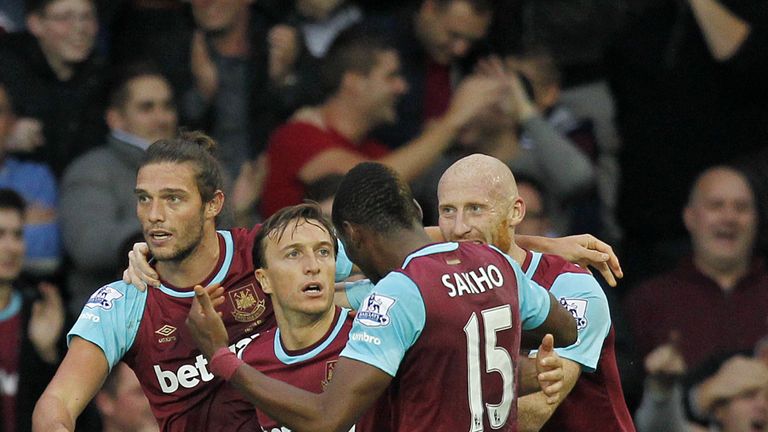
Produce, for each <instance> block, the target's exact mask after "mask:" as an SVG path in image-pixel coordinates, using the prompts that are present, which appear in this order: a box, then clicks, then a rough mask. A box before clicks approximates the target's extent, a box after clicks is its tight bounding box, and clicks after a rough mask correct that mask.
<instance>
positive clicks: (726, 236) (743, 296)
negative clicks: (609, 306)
mask: <svg viewBox="0 0 768 432" xmlns="http://www.w3.org/2000/svg"><path fill="white" fill-rule="evenodd" d="M757 205H758V203H757V201H756V199H755V194H754V191H753V190H752V186H751V185H750V183H749V180H748V179H747V177H746V176H745V175H744V173H743V172H741V171H739V170H737V169H735V168H734V167H729V166H715V167H712V168H709V169H707V170H705V171H703V172H702V173H701V174H700V175H699V177H698V178H697V179H696V181H695V182H694V184H693V187H692V188H691V191H690V195H689V197H688V202H687V203H686V206H685V208H684V209H683V212H682V217H683V222H684V224H685V227H686V229H687V230H688V233H689V234H690V238H691V246H692V254H691V256H690V257H687V258H685V259H683V260H681V262H680V263H679V264H678V265H677V267H675V268H674V269H672V270H671V271H670V272H668V273H664V274H662V275H659V276H657V277H654V278H652V279H650V280H648V281H646V282H643V283H642V284H641V285H640V286H638V287H637V288H636V289H633V290H632V291H631V292H630V294H629V295H628V296H627V298H626V299H625V310H626V312H627V318H628V319H629V323H630V328H631V330H632V336H633V339H634V341H635V344H636V347H637V351H638V354H639V355H640V356H643V357H645V356H647V355H648V354H649V353H650V352H652V351H653V350H654V349H656V348H657V347H659V346H661V345H664V344H666V343H667V341H668V340H669V338H670V334H671V332H672V331H673V330H674V331H677V332H678V333H679V335H680V338H679V340H680V344H679V349H680V351H681V353H682V355H683V358H684V359H685V363H686V364H687V366H688V367H689V368H690V369H695V368H696V367H698V366H700V365H701V364H702V363H703V362H705V361H706V360H707V358H709V357H710V356H712V355H713V354H714V353H716V352H729V351H736V350H742V349H751V348H752V347H754V345H755V344H756V343H757V341H758V340H760V338H762V337H763V336H765V332H766V329H765V322H766V311H767V310H768V290H766V286H768V270H767V269H766V266H765V261H764V259H762V258H761V257H758V256H756V255H755V253H754V247H755V242H756V239H757V232H758V228H759V217H758V211H757ZM659 293H664V294H663V295H661V294H659Z"/></svg>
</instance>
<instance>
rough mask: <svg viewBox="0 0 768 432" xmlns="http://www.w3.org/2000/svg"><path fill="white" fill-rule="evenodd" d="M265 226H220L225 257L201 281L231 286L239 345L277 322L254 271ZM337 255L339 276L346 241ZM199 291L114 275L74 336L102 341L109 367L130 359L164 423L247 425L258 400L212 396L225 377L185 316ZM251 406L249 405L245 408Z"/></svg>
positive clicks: (188, 427)
mask: <svg viewBox="0 0 768 432" xmlns="http://www.w3.org/2000/svg"><path fill="white" fill-rule="evenodd" d="M259 228H260V227H259V226H257V227H255V228H254V229H252V230H246V229H233V230H230V231H219V232H218V235H219V245H220V250H221V252H222V253H220V254H219V255H220V257H219V262H218V263H216V266H215V269H214V270H213V272H212V273H211V275H210V276H209V277H208V279H207V280H205V281H201V284H202V285H210V284H214V283H220V284H221V285H222V286H223V287H224V288H225V293H224V297H225V301H224V304H223V306H222V307H221V311H222V312H223V319H224V323H225V325H226V327H227V330H228V332H229V337H230V343H231V344H232V348H233V349H235V350H237V349H240V348H242V347H244V346H246V345H247V344H248V342H249V341H250V340H251V338H253V337H255V336H256V335H257V334H258V333H259V332H261V331H264V330H267V329H270V328H273V327H274V326H275V320H274V313H273V310H272V304H271V301H270V299H269V298H268V297H267V295H266V294H265V293H264V292H263V291H262V290H261V286H260V285H259V283H258V282H257V281H256V279H255V277H254V268H253V262H252V248H253V242H254V237H255V235H256V234H257V232H258V230H259ZM337 261H338V264H337V277H339V278H341V279H343V278H346V276H347V275H348V274H349V271H350V270H351V267H352V264H351V262H349V260H348V259H347V258H346V255H345V254H344V253H343V248H342V249H340V253H339V257H338V258H337ZM193 297H194V291H193V290H192V289H191V287H173V286H169V285H167V284H164V285H163V286H162V287H161V288H160V289H149V290H146V291H145V292H140V291H139V290H138V289H136V288H135V287H133V286H130V285H126V284H125V283H123V282H121V281H118V282H114V283H111V284H109V285H106V286H104V287H102V288H100V289H99V290H97V291H96V293H94V294H93V296H92V297H91V298H90V299H89V300H88V303H87V304H86V305H85V307H84V308H83V311H82V313H81V314H80V317H79V318H78V320H77V322H76V323H75V325H74V327H73V328H72V330H71V331H70V332H69V335H68V338H69V339H70V340H71V338H72V337H74V336H78V337H81V338H83V339H85V340H88V341H90V342H92V343H94V344H95V345H97V346H98V347H100V348H101V350H102V351H103V352H104V355H105V357H106V359H107V362H108V364H109V367H110V369H111V368H112V367H113V366H114V365H115V364H116V363H117V362H118V361H121V360H122V361H124V362H125V363H126V364H128V365H129V366H130V367H131V368H132V369H133V370H134V372H135V373H136V375H137V377H138V378H139V381H140V382H141V384H142V388H143V390H144V393H145V394H146V395H147V397H148V399H149V401H150V405H151V407H152V410H153V412H154V414H155V417H156V418H157V419H158V423H159V425H160V428H161V430H163V431H195V430H199V431H217V430H220V431H229V430H247V429H238V428H236V427H235V425H234V424H233V422H234V421H235V419H243V418H249V417H253V407H252V406H251V405H248V406H247V407H243V406H241V405H238V404H234V403H229V402H230V401H228V400H227V399H226V398H220V397H214V396H213V395H214V393H215V392H216V391H217V389H219V387H221V386H223V385H224V382H223V381H222V380H221V379H220V378H217V377H215V376H214V375H213V374H212V373H211V372H210V370H209V369H208V361H207V360H206V359H205V357H204V356H203V355H202V354H201V353H200V351H199V350H198V349H197V347H196V346H195V345H194V342H193V340H192V338H191V337H190V336H189V335H188V334H187V330H186V326H185V325H184V321H185V320H186V317H187V314H188V312H189V308H190V305H191V304H192V299H193ZM239 399H242V398H241V397H240V398H239ZM246 408H248V411H247V412H245V411H243V412H240V411H238V410H241V409H246ZM239 426H241V425H238V427H239ZM254 430H258V429H254Z"/></svg>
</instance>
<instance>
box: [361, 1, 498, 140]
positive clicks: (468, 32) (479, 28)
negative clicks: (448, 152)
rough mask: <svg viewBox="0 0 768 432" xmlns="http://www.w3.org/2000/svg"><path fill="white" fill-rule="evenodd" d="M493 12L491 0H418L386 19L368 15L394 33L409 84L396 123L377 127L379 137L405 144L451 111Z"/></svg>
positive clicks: (399, 107) (371, 23)
mask: <svg viewBox="0 0 768 432" xmlns="http://www.w3.org/2000/svg"><path fill="white" fill-rule="evenodd" d="M492 18H493V8H492V2H491V1H489V0H421V1H420V2H419V3H418V6H417V7H416V8H415V9H413V8H406V9H405V10H404V11H403V13H402V14H400V16H398V17H397V18H396V19H394V20H390V22H389V23H388V24H381V22H373V21H369V23H370V25H371V26H383V27H384V28H383V29H382V32H384V33H386V34H390V35H392V36H393V37H394V38H395V42H394V44H395V47H396V49H397V51H398V54H399V55H400V59H401V62H402V71H403V72H402V73H403V76H404V77H405V80H406V82H407V83H408V85H409V87H410V91H409V92H408V94H406V95H405V96H404V98H403V100H401V101H400V103H399V104H398V105H397V117H398V121H397V123H396V124H393V125H391V126H390V127H387V128H382V129H381V130H380V131H377V134H376V136H377V138H379V139H381V140H382V141H383V142H385V143H386V144H387V145H390V146H393V147H397V146H400V145H403V144H404V143H406V142H409V141H410V140H412V139H414V138H415V137H416V136H418V135H419V134H420V133H421V132H422V131H423V128H424V126H425V125H426V124H427V123H428V122H429V121H430V120H433V119H437V118H440V117H441V116H443V115H444V114H445V113H446V112H448V111H449V108H450V106H451V100H452V96H453V95H454V93H457V91H458V87H457V85H458V82H459V79H458V78H460V77H461V76H462V75H465V74H466V73H467V72H468V71H470V69H471V66H472V64H473V60H474V59H475V58H476V52H478V51H484V50H483V49H482V48H484V46H481V45H482V42H483V41H484V40H485V37H486V35H487V33H488V28H489V26H490V24H491V21H492ZM380 21H381V20H380Z"/></svg>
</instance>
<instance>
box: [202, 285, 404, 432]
mask: <svg viewBox="0 0 768 432" xmlns="http://www.w3.org/2000/svg"><path fill="white" fill-rule="evenodd" d="M195 294H196V295H195V299H194V301H193V303H192V307H191V308H190V311H189V316H188V317H187V327H188V328H189V331H190V334H191V335H192V337H193V338H194V339H195V342H196V343H197V346H198V347H199V348H200V350H201V351H202V352H203V354H204V355H205V356H206V357H207V358H208V359H210V358H211V357H212V356H213V354H214V353H215V352H216V351H217V350H218V349H220V348H222V347H226V346H227V344H228V337H227V330H226V328H225V327H224V323H223V322H222V320H221V317H220V316H219V314H218V313H217V312H216V311H215V310H214V307H213V304H212V303H211V299H210V297H209V296H208V293H207V292H206V291H205V290H203V289H202V288H201V287H196V288H195ZM391 380H392V377H391V376H390V375H389V374H387V373H385V372H383V371H381V370H380V369H378V368H376V367H373V366H370V365H368V364H365V363H362V362H359V361H356V360H352V359H348V358H344V357H341V358H339V361H338V363H337V364H336V369H335V370H334V376H333V380H332V381H331V383H330V384H329V385H328V387H327V388H326V390H325V392H323V393H320V394H315V393H311V392H308V391H305V390H301V389H298V388H296V387H293V386H291V385H289V384H286V383H284V382H282V381H278V380H275V379H272V378H268V377H267V376H265V375H264V374H262V373H261V372H258V371H257V370H255V369H253V368H251V367H249V366H247V365H242V366H240V367H239V368H238V369H237V371H236V372H235V374H234V375H233V376H232V378H231V379H230V380H229V382H230V383H231V384H232V385H234V386H235V387H236V388H237V389H238V390H240V392H241V393H242V394H243V395H244V396H245V397H246V398H247V399H248V400H249V401H250V402H251V403H253V404H254V405H255V406H256V407H258V408H259V409H261V410H263V411H264V412H265V413H267V415H269V416H270V417H272V418H274V419H275V420H277V421H279V422H281V423H283V424H285V425H286V426H288V427H289V428H291V430H293V431H296V432H298V431H340V432H343V431H348V430H349V429H350V428H351V427H352V425H353V424H354V423H355V421H356V420H357V419H358V418H359V417H360V416H361V415H362V414H363V412H364V411H365V410H366V409H367V408H368V407H369V406H371V405H372V404H373V402H374V401H375V400H376V399H377V398H378V396H379V395H380V394H381V393H383V392H384V390H385V389H386V388H387V386H388V385H389V383H390V381H391Z"/></svg>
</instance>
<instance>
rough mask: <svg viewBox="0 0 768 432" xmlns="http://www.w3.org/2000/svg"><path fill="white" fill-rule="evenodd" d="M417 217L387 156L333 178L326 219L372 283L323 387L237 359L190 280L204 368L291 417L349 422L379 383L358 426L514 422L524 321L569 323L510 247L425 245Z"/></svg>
mask: <svg viewBox="0 0 768 432" xmlns="http://www.w3.org/2000/svg"><path fill="white" fill-rule="evenodd" d="M420 219H421V211H420V209H419V207H418V205H417V204H416V203H415V201H414V200H413V197H412V195H411V192H410V189H409V188H408V186H407V185H406V184H405V183H404V182H403V180H402V179H400V178H399V177H398V176H397V174H396V173H395V172H394V171H393V170H391V169H389V168H387V167H385V166H384V165H381V164H377V163H370V162H369V163H363V164H360V165H358V166H357V167H355V168H354V169H352V170H351V171H350V172H348V173H347V175H346V176H345V178H344V180H343V181H342V183H341V185H340V186H339V190H338V192H337V195H336V199H335V201H334V205H333V220H334V226H335V227H336V229H337V231H339V232H340V233H341V237H342V239H343V241H344V244H345V247H346V248H347V250H348V253H349V256H350V257H351V258H352V259H353V260H354V261H355V263H357V264H358V265H359V266H360V268H361V269H362V270H363V272H364V273H365V274H366V275H367V276H369V277H370V278H371V280H372V281H373V282H375V283H376V287H375V289H374V292H372V293H371V294H370V295H369V296H368V298H367V300H366V301H364V302H363V304H364V305H366V306H365V307H363V308H362V309H361V310H360V311H358V313H357V316H356V318H355V323H354V325H353V328H352V330H351V332H350V337H349V341H348V343H347V346H346V348H345V349H344V351H343V352H342V354H341V358H340V359H339V361H338V363H337V364H336V366H335V368H334V377H333V380H332V381H331V383H330V384H329V385H328V386H327V388H326V390H325V392H324V393H322V394H320V395H317V394H311V393H308V392H304V391H301V390H298V389H296V388H295V387H291V386H289V385H286V384H284V383H280V382H278V381H276V380H272V379H269V378H267V377H265V376H264V375H263V374H261V373H259V372H257V371H256V370H255V369H252V368H247V367H240V366H242V362H240V361H238V360H237V359H236V358H234V354H232V353H231V352H230V351H228V350H227V349H226V339H227V335H226V331H225V328H224V325H223V323H222V322H221V319H220V318H219V315H218V314H217V313H216V311H215V310H214V309H213V307H212V305H211V301H210V299H209V297H208V294H207V293H206V292H205V291H204V290H202V289H198V290H196V293H197V295H196V299H195V302H194V303H193V305H192V308H191V309H190V315H189V319H188V321H187V324H188V327H189V329H190V331H191V334H192V335H193V337H194V338H195V339H196V341H197V343H198V344H199V345H200V347H201V349H202V350H203V352H204V353H205V355H206V356H207V357H208V358H211V359H212V360H211V366H212V369H213V370H214V371H215V373H217V374H220V375H221V376H224V377H227V379H230V381H231V382H232V383H233V384H234V385H235V386H236V387H237V388H238V389H240V390H241V391H243V392H244V393H245V394H246V395H247V397H248V399H249V400H251V401H252V402H254V403H255V405H256V406H257V407H258V408H259V409H263V410H264V411H265V412H267V413H268V414H269V415H270V416H271V417H273V418H275V419H277V420H279V421H281V422H283V423H285V424H286V425H288V426H289V427H292V428H293V429H300V430H316V431H325V430H345V429H347V428H349V427H350V426H351V425H352V424H353V423H355V421H356V420H357V419H358V418H359V417H360V416H361V415H362V414H363V412H364V410H365V409H366V408H368V407H370V406H371V405H373V404H374V402H375V401H376V399H377V398H378V397H379V396H380V395H381V394H384V392H385V391H386V392H388V393H386V397H385V398H383V399H382V400H381V401H380V402H379V403H380V405H376V407H375V409H374V411H373V416H372V417H368V416H366V419H364V420H363V428H364V430H367V429H365V428H367V427H373V426H376V427H378V428H381V427H384V428H386V429H387V430H409V431H420V430H435V429H442V430H462V429H469V428H474V430H478V431H480V430H483V429H484V428H487V429H490V428H494V429H503V430H514V425H515V422H516V419H515V412H516V409H515V403H514V402H515V398H516V391H517V388H516V385H515V384H516V381H517V378H516V371H515V363H516V361H515V360H516V353H517V350H518V349H519V343H520V340H519V337H520V329H521V327H522V328H525V329H529V330H533V329H536V331H537V332H542V331H552V332H555V340H556V341H557V342H558V344H559V345H568V344H570V343H573V342H574V341H575V338H576V329H575V323H574V322H573V319H572V318H571V316H570V314H569V313H568V312H567V311H565V310H564V309H562V308H561V307H560V306H559V304H557V302H556V301H554V300H551V299H550V296H549V295H548V294H547V293H546V291H544V290H543V289H542V288H540V287H538V286H533V285H530V284H529V283H528V282H527V281H526V280H525V278H524V276H523V274H522V271H521V270H520V269H519V267H518V266H517V265H516V264H514V262H513V261H512V260H511V258H509V257H507V256H506V255H504V254H503V253H501V252H499V251H498V250H495V249H492V248H489V247H487V246H482V245H478V244H475V243H463V244H457V243H441V244H435V245H430V243H431V239H430V238H429V237H428V236H427V234H426V233H425V231H424V228H423V226H422V225H421V222H420ZM427 286H429V289H424V288H423V287H427ZM502 287H503V288H502ZM512 287H515V288H513V289H510V288H512ZM517 288H519V290H520V295H519V297H518V289H517ZM518 307H519V309H518ZM510 352H511V353H513V354H512V356H514V357H512V356H510V354H509V353H510ZM481 358H482V359H483V360H482V361H484V362H485V364H486V365H487V367H486V369H485V370H484V371H483V370H481V369H480V368H479V367H478V365H480V364H481ZM428 383H435V385H428ZM438 383H439V384H438ZM446 394H450V395H451V397H445V396H446ZM384 413H386V414H384ZM366 420H371V421H375V422H376V423H377V424H375V425H374V424H373V423H367V422H366ZM382 422H384V424H382Z"/></svg>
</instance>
